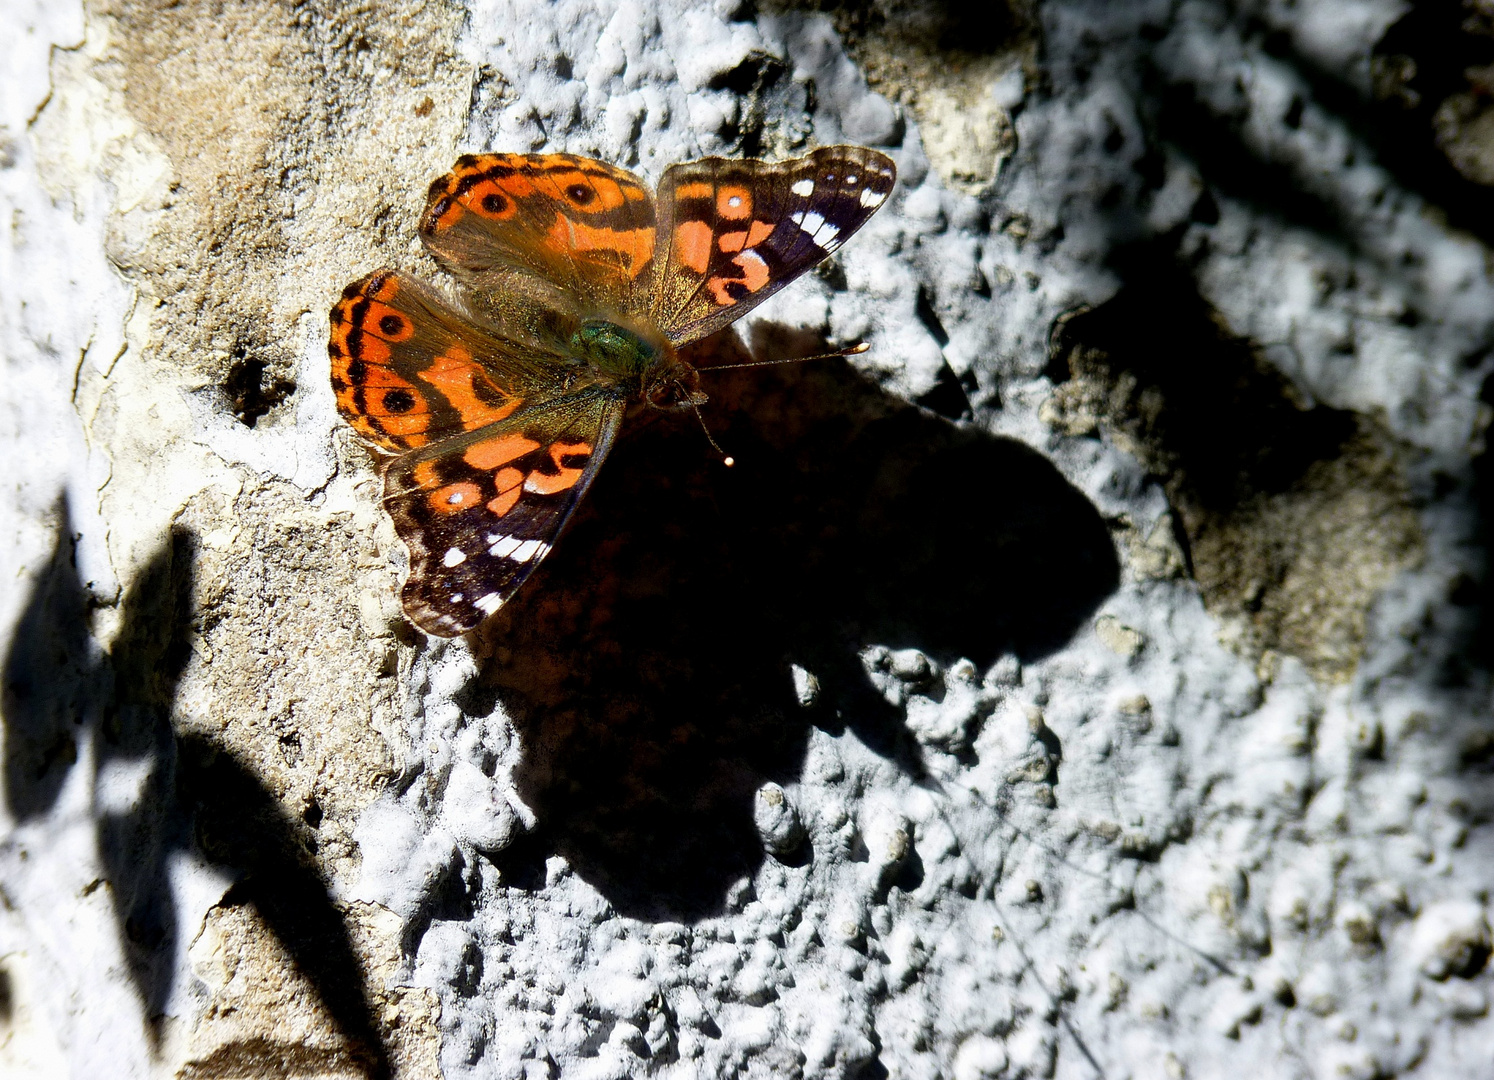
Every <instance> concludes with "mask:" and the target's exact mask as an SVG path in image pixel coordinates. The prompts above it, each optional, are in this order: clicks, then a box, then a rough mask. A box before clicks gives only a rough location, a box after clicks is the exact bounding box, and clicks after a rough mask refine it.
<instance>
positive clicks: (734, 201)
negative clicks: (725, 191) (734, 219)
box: [726, 195, 742, 206]
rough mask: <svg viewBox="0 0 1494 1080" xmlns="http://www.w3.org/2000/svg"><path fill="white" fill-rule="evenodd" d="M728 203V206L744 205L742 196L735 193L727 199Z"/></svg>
mask: <svg viewBox="0 0 1494 1080" xmlns="http://www.w3.org/2000/svg"><path fill="white" fill-rule="evenodd" d="M726 205H727V206H741V205H742V196H740V195H733V196H732V197H731V198H729V199H727V200H726Z"/></svg>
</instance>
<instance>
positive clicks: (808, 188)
mask: <svg viewBox="0 0 1494 1080" xmlns="http://www.w3.org/2000/svg"><path fill="white" fill-rule="evenodd" d="M789 190H790V191H792V192H793V193H794V194H795V195H797V196H799V198H801V199H804V198H808V197H809V196H810V195H813V194H814V181H813V180H808V179H805V180H797V181H795V182H794V186H793V187H791V188H789Z"/></svg>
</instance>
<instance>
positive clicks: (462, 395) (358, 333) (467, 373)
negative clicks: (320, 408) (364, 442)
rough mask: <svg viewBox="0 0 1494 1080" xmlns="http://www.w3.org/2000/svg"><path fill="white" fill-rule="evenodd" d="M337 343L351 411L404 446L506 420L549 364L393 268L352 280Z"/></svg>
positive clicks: (384, 440) (376, 439)
mask: <svg viewBox="0 0 1494 1080" xmlns="http://www.w3.org/2000/svg"><path fill="white" fill-rule="evenodd" d="M327 351H328V353H329V354H330V356H331V360H332V389H333V391H334V393H335V394H336V395H337V409H338V411H339V412H340V413H341V414H342V416H343V419H345V420H346V421H347V422H348V423H349V424H351V425H352V427H353V430H355V431H357V432H358V434H360V435H362V436H363V437H364V438H366V439H368V440H369V441H370V442H372V443H373V444H374V445H376V446H378V447H379V448H380V449H382V450H387V451H394V452H399V451H404V450H412V449H415V448H416V447H421V446H425V445H426V444H427V443H428V442H430V441H432V440H434V439H439V438H442V437H444V436H447V435H452V434H455V433H459V432H463V431H471V430H473V429H475V428H479V427H483V426H485V425H487V424H492V423H496V422H498V421H499V420H502V419H504V418H505V417H507V416H509V415H511V414H512V413H513V412H514V411H515V410H517V409H518V408H519V406H520V405H521V404H522V402H523V399H524V397H525V396H526V394H527V390H526V387H528V386H530V385H532V384H534V383H536V382H539V381H541V380H543V378H544V375H543V371H544V369H543V365H539V364H536V363H535V362H534V358H533V357H532V356H528V355H526V354H525V352H524V351H523V350H521V349H520V348H519V347H518V346H516V345H515V344H514V343H512V342H507V341H504V340H502V339H500V338H498V337H496V336H495V335H494V334H492V333H489V332H487V331H485V330H483V329H482V328H481V327H479V326H477V325H476V324H475V323H473V321H472V320H471V319H469V318H468V317H466V316H465V315H463V314H461V313H460V312H457V311H456V310H454V309H453V308H452V307H451V306H450V305H449V304H447V303H446V301H444V300H442V299H441V297H440V296H439V295H437V294H436V292H435V291H434V290H432V289H430V288H428V287H427V286H424V285H422V284H421V283H420V282H418V281H416V280H414V279H413V278H410V277H408V276H405V275H402V274H397V273H395V272H394V271H392V270H378V271H375V272H374V273H372V274H369V275H368V276H367V277H364V278H362V279H360V280H358V281H355V282H353V284H351V285H349V286H348V287H347V288H346V289H344V290H343V293H342V297H341V299H339V300H338V301H337V304H336V305H335V306H334V307H333V308H332V336H331V339H330V340H329V342H328V345H327Z"/></svg>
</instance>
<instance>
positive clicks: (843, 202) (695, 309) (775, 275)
mask: <svg viewBox="0 0 1494 1080" xmlns="http://www.w3.org/2000/svg"><path fill="white" fill-rule="evenodd" d="M896 179H897V169H896V167H895V166H894V164H893V162H892V159H891V158H889V157H888V156H887V155H886V154H882V153H879V152H878V151H876V150H870V149H867V148H865V147H859V146H828V147H824V148H822V149H819V150H815V151H814V152H812V153H810V154H808V155H807V156H805V157H802V158H796V159H794V160H792V161H785V162H782V163H779V164H768V163H765V162H761V161H732V160H729V159H726V158H706V159H704V160H702V161H693V162H689V163H687V164H683V165H675V166H672V167H671V168H670V169H669V170H668V171H667V172H665V174H664V178H663V180H662V181H661V182H660V184H659V209H658V215H659V235H660V239H659V248H660V250H661V251H663V252H664V253H665V254H664V255H663V256H662V258H663V265H662V266H661V268H660V276H659V284H658V288H657V292H656V295H655V297H654V304H653V320H654V322H655V323H657V324H658V326H659V327H660V329H662V330H663V331H664V332H665V333H666V334H667V335H668V336H669V338H670V340H671V341H673V342H674V343H675V344H676V345H680V344H684V343H686V342H690V341H695V340H697V339H698V338H702V337H704V336H706V335H707V334H710V333H714V332H715V331H717V330H720V329H721V328H722V327H724V326H726V325H728V324H729V323H731V322H732V321H734V320H735V319H738V318H740V317H741V316H742V315H744V314H746V313H747V312H748V311H750V310H751V309H752V308H754V307H756V306H757V305H758V304H760V303H762V302H763V301H764V300H766V299H767V298H768V297H769V296H772V295H773V294H774V293H775V292H777V291H778V290H779V289H781V288H783V286H785V285H787V284H788V283H789V282H790V281H792V280H793V279H794V278H796V277H798V276H799V275H800V274H802V273H803V272H804V271H806V270H808V269H810V268H811V267H813V266H815V265H816V264H817V263H819V262H820V261H821V260H822V259H824V258H825V257H826V256H827V255H829V254H830V253H831V252H832V251H834V250H835V249H836V248H838V247H840V245H841V244H843V243H845V241H846V240H847V239H848V238H849V237H850V235H851V234H852V233H854V232H855V231H856V230H857V229H859V228H860V227H861V226H862V225H863V224H865V223H866V220H867V218H869V217H871V215H872V214H873V213H874V212H875V211H876V210H877V208H878V207H879V206H881V205H882V203H883V202H885V201H886V200H887V197H888V195H890V194H891V193H892V186H893V183H894V182H895V181H896Z"/></svg>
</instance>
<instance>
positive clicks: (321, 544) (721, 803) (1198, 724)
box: [0, 0, 1494, 1080]
mask: <svg viewBox="0 0 1494 1080" xmlns="http://www.w3.org/2000/svg"><path fill="white" fill-rule="evenodd" d="M1491 26H1494V12H1490V11H1488V10H1485V8H1484V7H1483V6H1480V4H1479V3H1474V4H1470V5H1461V4H1458V3H1453V2H1449V3H1443V4H1432V5H1418V6H1417V7H1416V8H1415V9H1414V10H1413V9H1409V8H1408V7H1407V6H1405V5H1401V4H1397V3H1392V2H1389V0H1384V2H1381V0H1322V2H1319V3H1315V4H1311V5H1291V4H1280V3H1274V2H1269V0H1259V2H1251V3H1244V4H1230V5H1226V4H1223V3H1210V2H1204V0H1190V2H1187V3H1161V2H1156V3H1150V2H1142V3H1131V4H1105V3H1084V2H1081V0H1046V2H1042V3H1037V4H1033V5H1026V4H1013V5H1012V6H1011V8H1010V9H1009V10H1007V11H1005V14H1004V16H1003V17H1002V18H997V19H992V18H990V17H987V15H986V13H974V8H973V7H970V8H968V9H967V7H966V6H964V5H948V6H938V5H931V6H927V7H924V6H917V5H912V4H905V3H900V2H896V0H869V2H867V3H863V4H859V5H843V6H835V5H828V4H827V5H825V9H824V10H817V9H815V8H813V7H812V6H804V5H797V4H789V3H782V2H774V3H763V4H760V5H757V6H754V5H752V4H738V3H735V2H732V0H723V2H718V3H715V4H712V5H702V4H695V3H687V2H684V0H679V2H675V0H667V2H665V3H662V4H653V5H649V4H641V3H637V2H634V0H617V2H595V3H583V2H580V0H557V2H556V3H553V4H549V5H544V6H535V5H529V4H521V3H515V2H512V0H474V2H472V3H470V4H467V5H465V6H464V5H463V4H461V3H459V2H457V0H443V2H438V0H395V2H392V3H390V4H386V5H383V6H372V7H371V6H365V5H357V6H349V5H338V4H328V3H320V2H314V3H308V4H301V5H295V6H290V5H283V4H278V3H271V2H269V0H252V2H250V0H246V2H243V3H237V4H228V5H222V4H212V3H207V2H205V0H184V2H179V3H171V4H166V3H157V2H150V0H100V2H96V3H88V4H85V5H82V6H76V5H73V6H70V5H66V4H42V3H40V2H34V3H15V4H10V5H7V6H5V7H4V8H3V9H0V27H3V29H4V33H5V38H6V40H7V42H8V43H9V44H8V49H9V51H10V57H9V59H8V61H7V66H6V67H5V69H4V70H0V200H3V213H0V235H3V243H0V358H3V363H4V381H3V384H0V403H3V413H0V438H3V440H4V446H5V448H6V455H5V456H6V460H7V461H8V462H9V463H10V469H11V481H10V482H9V483H7V484H6V485H5V486H4V488H3V489H0V508H3V514H0V522H3V525H4V529H5V534H4V535H5V541H6V542H5V543H4V544H3V545H0V558H3V559H4V564H3V568H0V569H3V573H4V575H5V580H7V581H10V582H13V583H14V584H13V585H11V586H9V587H7V588H6V589H5V590H3V591H0V647H3V651H4V659H3V679H4V683H3V695H4V696H3V702H0V705H3V717H4V728H3V757H4V762H3V765H4V770H3V784H4V789H3V790H4V805H3V808H0V810H3V817H0V830H3V831H0V1074H3V1075H5V1076H7V1077H10V1076H16V1077H27V1078H30V1077H36V1078H41V1077H48V1078H50V1077H58V1076H77V1077H93V1076H106V1075H107V1076H120V1077H132V1076H139V1077H154V1076H184V1077H194V1078H217V1077H239V1076H246V1075H275V1076H306V1077H312V1076H316V1077H329V1076H338V1077H342V1076H347V1077H353V1076H396V1077H401V1078H404V1077H410V1078H425V1077H435V1076H438V1075H439V1076H445V1077H448V1078H450V1080H458V1078H463V1077H473V1078H477V1077H484V1078H486V1077H503V1078H508V1077H514V1078H518V1077H525V1078H532V1077H566V1078H592V1077H597V1078H600V1077H628V1076H642V1075H654V1076H662V1077H693V1076H733V1075H743V1076H774V1077H779V1076H785V1077H788V1076H803V1077H837V1078H839V1077H844V1078H853V1077H876V1076H896V1077H929V1078H933V1077H942V1076H954V1077H958V1078H961V1080H965V1078H977V1077H1022V1076H1028V1077H1048V1076H1059V1077H1090V1076H1095V1075H1100V1076H1106V1077H1125V1076H1130V1077H1136V1078H1138V1080H1140V1078H1145V1077H1172V1078H1176V1077H1184V1076H1215V1075H1224V1074H1227V1073H1232V1072H1240V1071H1242V1070H1246V1071H1248V1070H1254V1071H1257V1072H1261V1073H1269V1074H1270V1075H1275V1076H1283V1077H1299V1076H1300V1077H1304V1078H1305V1077H1355V1076H1363V1077H1390V1076H1402V1075H1404V1076H1424V1077H1438V1078H1443V1077H1469V1078H1475V1077H1483V1076H1485V1075H1487V1072H1488V1048H1489V1046H1490V1045H1491V1044H1494V1020H1491V1018H1490V1016H1489V1009H1490V1001H1489V996H1490V991H1491V982H1494V976H1491V974H1490V967H1489V964H1488V960H1489V955H1490V951H1491V947H1494V943H1491V935H1490V921H1489V911H1488V909H1489V903H1490V895H1489V882H1490V881H1491V880H1494V848H1491V844H1494V829H1491V813H1494V782H1491V777H1490V765H1491V762H1494V715H1491V708H1490V690H1491V680H1490V662H1491V659H1494V650H1491V647H1490V645H1491V639H1490V637H1489V624H1488V623H1487V621H1486V617H1487V615H1488V613H1489V611H1490V610H1491V604H1494V599H1491V594H1490V591H1489V584H1488V581H1489V579H1488V573H1487V568H1486V562H1487V547H1488V541H1489V534H1488V529H1487V520H1488V518H1487V517H1486V514H1487V513H1488V512H1489V511H1488V507H1489V505H1490V500H1491V498H1494V494H1491V492H1494V487H1491V481H1490V470H1489V467H1488V464H1487V461H1486V459H1485V457H1484V438H1485V429H1486V427H1487V424H1488V421H1489V417H1490V407H1489V402H1490V401H1491V400H1494V392H1491V391H1490V390H1488V389H1487V388H1486V380H1487V378H1488V377H1489V375H1490V373H1491V372H1494V358H1491V349H1494V273H1491V269H1490V267H1491V266H1494V259H1491V257H1490V256H1491V246H1494V229H1491V228H1490V226H1489V224H1488V216H1487V213H1486V212H1485V211H1484V207H1486V206H1487V203H1488V198H1489V190H1488V188H1487V187H1485V186H1482V185H1486V184H1488V183H1490V181H1491V176H1494V171H1491V168H1490V164H1489V163H1490V161H1494V141H1491V139H1494V136H1491V134H1490V132H1491V131H1494V127H1491V124H1490V121H1489V115H1490V113H1489V111H1488V108H1487V98H1488V93H1487V83H1488V78H1487V72H1488V71H1489V70H1490V69H1491V68H1490V65H1491V63H1494V32H1491V29H1490V28H1491ZM838 141H853V142H861V143H866V144H869V145H877V146H880V147H882V148H883V149H885V150H886V151H887V152H888V153H890V154H892V155H893V156H894V157H895V158H896V160H897V162H898V167H899V172H900V181H899V189H898V191H897V192H896V194H895V195H894V198H893V199H892V201H891V202H890V203H889V205H888V206H887V207H886V208H884V210H883V211H882V212H880V213H879V214H878V215H877V216H876V217H874V218H873V219H872V221H871V222H870V224H868V225H867V227H866V228H865V229H864V230H863V231H862V232H861V233H860V234H858V236H857V237H856V238H855V239H854V240H853V241H852V242H851V244H850V245H849V246H847V247H846V248H845V249H844V250H843V251H842V252H840V253H839V254H838V255H837V256H835V257H834V258H833V259H832V260H831V261H830V263H828V264H827V265H826V266H824V267H823V268H821V269H820V270H819V271H817V272H816V273H814V274H811V275H806V276H805V278H804V279H803V280H801V281H800V282H798V283H797V284H795V285H794V286H793V287H791V288H789V289H787V290H785V291H784V292H782V293H780V294H779V295H778V296H777V297H775V298H774V299H773V300H772V301H770V302H769V303H768V304H766V305H764V306H763V307H762V308H760V309H759V310H758V311H757V312H756V313H754V315H753V316H752V317H751V318H750V319H749V320H747V321H746V325H745V326H742V327H741V328H740V331H741V332H740V334H739V335H736V336H735V337H733V338H732V339H731V340H729V341H724V342H718V343H714V344H713V345H711V346H709V347H707V348H705V349H702V350H700V352H699V353H698V355H697V358H698V359H700V360H701V361H702V363H703V364H708V363H709V362H711V361H713V360H714V361H716V362H720V361H721V360H722V359H723V358H733V357H740V356H742V355H744V353H745V352H746V351H748V350H750V351H751V352H752V353H754V354H755V355H757V356H764V357H783V356H793V355H800V354H803V353H808V352H813V351H817V350H818V349H820V348H822V347H823V345H824V343H825V342H830V343H844V342H852V341H855V340H862V339H864V340H866V341H868V342H869V343H870V345H871V349H870V351H869V352H867V353H865V354H863V355H860V356H857V357H855V358H854V361H853V362H846V363H843V362H838V361H836V362H821V363H816V364H812V365H804V366H802V367H798V366H786V367H776V368H760V369H754V370H751V371H738V372H733V373H722V374H716V375H711V374H706V375H705V376H704V379H705V388H706V390H707V391H708V392H709V393H710V395H711V402H710V404H709V405H708V406H707V407H706V408H705V410H704V413H705V419H706V422H707V424H708V425H709V426H710V428H711V431H712V432H713V434H714V435H715V437H716V439H717V440H718V441H719V442H720V443H721V444H722V445H723V446H724V447H726V448H727V450H728V452H729V453H731V454H732V455H733V456H734V457H735V458H736V459H737V465H736V467H735V468H734V469H732V470H730V471H728V470H725V469H723V468H721V466H720V465H719V464H718V463H717V461H716V459H715V458H714V457H713V456H712V455H711V453H710V451H709V448H708V446H707V445H706V443H705V441H704V439H703V438H702V437H701V435H700V432H699V430H698V427H697V426H696V425H695V422H694V418H693V417H689V416H688V414H687V415H686V416H685V417H678V416H673V415H654V416H651V417H645V418H636V422H635V423H633V424H631V425H630V426H629V428H628V429H627V431H626V432H625V434H624V436H623V438H622V439H621V440H620V442H619V445H618V446H617V447H616V449H615V450H614V452H613V456H612V460H611V461H609V463H608V465H607V466H606V468H605V469H604V470H603V472H602V474H601V477H600V479H599V480H598V482H597V484H596V486H595V488H594V489H593V491H592V492H591V494H590V495H589V496H588V502H587V504H586V505H585V506H583V508H582V510H581V511H580V512H579V513H578V515H577V520H576V521H575V522H574V525H573V527H572V528H571V529H570V530H569V532H568V533H567V534H566V537H565V539H564V541H563V542H562V544H560V545H559V546H558V547H557V549H556V551H555V552H554V554H553V555H552V556H550V558H549V559H548V560H547V561H546V563H545V565H544V567H543V568H542V570H541V571H539V572H538V573H537V574H536V576H535V579H534V580H533V581H532V582H531V583H530V584H529V585H528V586H526V587H525V589H524V590H523V591H522V592H521V593H520V594H519V595H518V596H517V597H516V598H515V599H514V600H513V601H512V602H511V603H510V604H508V605H507V606H506V607H504V608H503V609H502V610H501V611H500V612H499V614H498V615H497V616H496V617H495V618H494V619H493V620H492V621H491V622H490V623H489V624H488V625H487V626H485V627H484V628H483V629H482V630H481V631H480V632H478V633H476V634H473V635H470V636H469V637H468V638H465V639H459V640H455V641H451V642H441V641H437V640H432V639H426V638H424V637H423V636H421V635H420V634H418V632H416V631H414V630H412V629H411V628H410V627H409V626H408V624H406V623H405V622H404V621H403V619H402V617H401V615H400V612H399V606H398V601H397V591H398V583H399V580H400V574H401V573H402V570H403V565H404V564H403V559H404V553H403V550H402V548H401V546H400V544H399V543H398V541H397V539H396V538H395V536H394V534H393V531H392V528H391V526H390V525H389V523H388V520H387V519H386V518H385V516H384V515H383V513H382V511H381V509H380V507H379V502H378V490H379V488H378V481H377V476H376V471H375V468H376V463H375V462H374V461H373V459H372V458H371V456H370V455H369V453H368V452H367V451H366V450H365V449H364V448H363V447H362V446H361V445H360V444H359V442H358V440H357V439H356V438H355V437H354V436H353V434H352V433H351V431H349V430H348V429H347V428H346V427H345V426H344V425H343V424H341V422H340V421H339V420H338V418H337V416H336V413H335V409H334V406H333V398H332V393H331V389H330V386H329V383H328V368H327V360H326V353H325V343H326V332H327V321H326V320H327V316H326V312H327V310H328V309H329V308H330V307H331V305H332V302H333V300H334V298H335V297H336V296H337V295H338V293H339V292H340V290H341V288H342V286H343V285H344V284H346V283H347V282H348V281H351V280H353V279H354V278H356V277H358V276H359V275H361V274H363V273H365V272H366V271H368V270H370V269H372V268H374V267H376V266H379V265H382V264H388V265H394V266H398V267H402V268H406V269H409V270H412V271H415V272H418V273H421V274H423V275H425V276H427V277H431V278H437V277H438V276H439V275H438V272H437V271H436V270H435V269H434V267H433V265H432V264H431V263H430V262H429V260H428V259H427V257H426V256H425V255H424V254H423V253H422V251H421V249H420V245H419V243H418V241H417V240H416V238H415V231H414V224H415V216H416V215H417V214H418V213H419V210H420V209H421V207H422V205H423V198H424V192H425V188H426V186H427V184H428V183H429V182H430V180H431V179H432V178H434V177H435V176H437V175H439V174H440V173H442V172H443V171H445V169H446V168H447V167H449V165H450V163H451V161H452V160H453V158H454V156H455V155H456V154H458V153H460V152H464V151H467V150H487V149H501V150H510V151H524V152H527V151H540V150H565V151H571V152H576V153H583V154H590V155H595V156H599V157H602V158H604V159H606V160H609V161H612V162H615V163H617V164H619V165H623V166H625V167H628V168H631V169H634V170H636V171H638V172H640V173H641V174H643V175H644V176H645V177H647V178H649V179H650V180H653V179H656V178H657V177H658V175H659V174H660V172H661V171H662V170H663V169H664V168H665V167H667V166H668V165H669V164H670V163H672V162H675V161H679V160H685V159H688V158H691V157H696V156H701V155H705V154H728V155H743V154H747V155H754V154H755V155H761V156H766V157H781V156H788V155H792V154H794V153H797V152H800V151H802V150H804V149H806V148H808V147H810V146H813V145H819V144H829V143H834V142H838Z"/></svg>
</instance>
